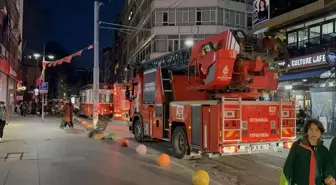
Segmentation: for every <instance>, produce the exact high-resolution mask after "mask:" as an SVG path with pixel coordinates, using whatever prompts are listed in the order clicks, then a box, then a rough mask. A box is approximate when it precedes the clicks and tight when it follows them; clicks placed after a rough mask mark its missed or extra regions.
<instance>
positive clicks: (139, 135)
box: [133, 120, 143, 142]
mask: <svg viewBox="0 0 336 185" xmlns="http://www.w3.org/2000/svg"><path fill="white" fill-rule="evenodd" d="M133 128H134V138H135V140H136V141H138V142H142V141H143V128H142V125H141V122H140V120H136V121H135V122H134V127H133Z"/></svg>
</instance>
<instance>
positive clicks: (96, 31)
mask: <svg viewBox="0 0 336 185" xmlns="http://www.w3.org/2000/svg"><path fill="white" fill-rule="evenodd" d="M99 8H100V2H99V1H98V0H95V1H94V47H93V48H94V64H93V120H92V123H93V128H94V129H97V123H98V103H99Z"/></svg>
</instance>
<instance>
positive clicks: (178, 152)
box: [172, 126, 188, 159]
mask: <svg viewBox="0 0 336 185" xmlns="http://www.w3.org/2000/svg"><path fill="white" fill-rule="evenodd" d="M172 145H173V151H174V156H175V157H176V158H178V159H182V158H183V157H184V156H185V155H186V153H187V151H188V142H187V136H186V132H185V127H183V126H179V127H176V128H175V129H174V132H173V136H172Z"/></svg>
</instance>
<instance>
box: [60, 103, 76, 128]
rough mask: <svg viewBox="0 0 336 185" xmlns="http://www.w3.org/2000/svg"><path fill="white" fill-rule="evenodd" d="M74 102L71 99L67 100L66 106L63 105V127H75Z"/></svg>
mask: <svg viewBox="0 0 336 185" xmlns="http://www.w3.org/2000/svg"><path fill="white" fill-rule="evenodd" d="M73 111H74V108H73V104H72V103H71V101H69V102H67V103H66V104H65V105H64V106H63V113H64V115H63V123H62V124H61V126H60V127H61V128H64V127H66V126H67V125H68V126H69V128H73V126H74V125H73V122H72V121H73V114H74V113H73Z"/></svg>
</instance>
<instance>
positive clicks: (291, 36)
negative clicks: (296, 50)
mask: <svg viewBox="0 0 336 185" xmlns="http://www.w3.org/2000/svg"><path fill="white" fill-rule="evenodd" d="M287 41H288V44H293V43H295V44H296V43H297V41H298V38H297V32H294V33H289V34H288V36H287Z"/></svg>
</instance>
